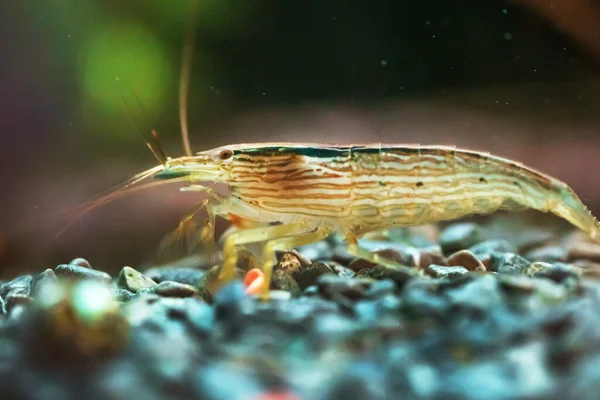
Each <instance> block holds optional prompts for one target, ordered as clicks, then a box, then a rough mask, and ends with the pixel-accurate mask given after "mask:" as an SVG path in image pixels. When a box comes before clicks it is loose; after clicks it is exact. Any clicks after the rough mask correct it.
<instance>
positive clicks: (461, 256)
mask: <svg viewBox="0 0 600 400" xmlns="http://www.w3.org/2000/svg"><path fill="white" fill-rule="evenodd" d="M448 265H449V266H452V267H454V266H461V267H465V268H466V269H467V270H469V271H486V268H485V265H483V263H482V262H481V261H479V259H478V258H477V257H475V255H474V254H473V253H471V252H470V251H469V250H460V251H457V252H456V253H454V254H452V255H451V256H450V257H448Z"/></svg>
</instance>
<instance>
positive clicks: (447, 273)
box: [426, 264, 469, 278]
mask: <svg viewBox="0 0 600 400" xmlns="http://www.w3.org/2000/svg"><path fill="white" fill-rule="evenodd" d="M426 271H427V273H428V274H429V275H431V276H433V277H435V278H445V277H447V278H455V277H458V276H462V275H465V274H467V273H468V272H469V270H467V269H466V268H465V267H445V266H442V265H435V264H431V265H430V266H428V267H427V269H426Z"/></svg>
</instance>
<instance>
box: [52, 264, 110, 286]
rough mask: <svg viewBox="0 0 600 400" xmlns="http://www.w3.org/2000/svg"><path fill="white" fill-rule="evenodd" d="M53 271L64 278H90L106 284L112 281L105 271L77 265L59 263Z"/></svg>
mask: <svg viewBox="0 0 600 400" xmlns="http://www.w3.org/2000/svg"><path fill="white" fill-rule="evenodd" d="M54 272H56V275H57V276H59V277H64V278H71V279H90V280H94V281H97V282H101V283H106V284H109V283H110V282H111V281H112V278H111V277H110V275H109V274H107V273H106V272H102V271H96V270H93V269H89V268H85V267H80V266H77V265H69V264H61V265H58V266H57V267H56V268H54Z"/></svg>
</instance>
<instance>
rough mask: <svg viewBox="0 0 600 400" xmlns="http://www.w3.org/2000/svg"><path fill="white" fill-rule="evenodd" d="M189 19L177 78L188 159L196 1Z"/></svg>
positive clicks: (181, 122)
mask: <svg viewBox="0 0 600 400" xmlns="http://www.w3.org/2000/svg"><path fill="white" fill-rule="evenodd" d="M189 4H190V9H191V10H190V13H189V15H190V17H189V18H188V24H187V29H186V34H185V43H184V46H183V57H182V58H183V60H182V63H181V75H180V78H179V121H180V124H181V140H182V142H183V151H184V152H185V155H187V156H188V157H192V147H191V146H190V135H189V132H188V125H187V98H188V92H189V86H190V74H191V69H192V59H193V56H194V42H195V40H194V39H195V37H196V35H195V31H196V26H197V23H198V18H197V14H198V13H197V10H198V4H199V1H198V0H190V2H189Z"/></svg>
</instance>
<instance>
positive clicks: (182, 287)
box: [152, 281, 198, 297]
mask: <svg viewBox="0 0 600 400" xmlns="http://www.w3.org/2000/svg"><path fill="white" fill-rule="evenodd" d="M152 293H155V294H157V295H159V296H164V297H192V296H196V295H197V294H198V289H196V288H195V287H193V286H191V285H187V284H185V283H180V282H173V281H162V282H161V283H159V284H158V285H155V286H153V287H152Z"/></svg>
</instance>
